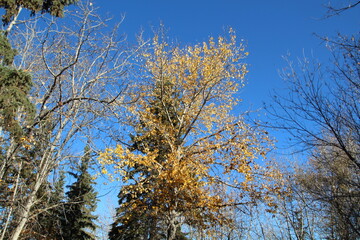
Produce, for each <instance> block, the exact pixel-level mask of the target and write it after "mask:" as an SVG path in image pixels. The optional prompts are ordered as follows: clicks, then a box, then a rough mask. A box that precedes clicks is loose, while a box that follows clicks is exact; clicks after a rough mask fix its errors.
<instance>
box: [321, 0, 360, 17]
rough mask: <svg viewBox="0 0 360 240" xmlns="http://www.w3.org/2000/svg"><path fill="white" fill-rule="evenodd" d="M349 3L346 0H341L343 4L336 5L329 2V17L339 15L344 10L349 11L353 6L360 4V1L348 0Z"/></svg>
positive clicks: (327, 6)
mask: <svg viewBox="0 0 360 240" xmlns="http://www.w3.org/2000/svg"><path fill="white" fill-rule="evenodd" d="M347 2H348V3H347V4H346V3H344V1H341V6H335V5H333V4H331V3H330V2H329V4H327V5H326V8H327V10H328V11H327V17H332V16H334V15H339V14H341V13H343V12H344V11H347V10H349V9H351V8H354V7H356V6H357V5H359V4H360V1H357V0H356V1H354V0H349V1H347Z"/></svg>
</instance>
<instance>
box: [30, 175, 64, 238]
mask: <svg viewBox="0 0 360 240" xmlns="http://www.w3.org/2000/svg"><path fill="white" fill-rule="evenodd" d="M64 179H65V175H64V172H63V171H61V172H60V176H59V178H58V180H57V181H56V182H55V183H54V184H53V185H52V184H51V183H50V182H47V183H46V184H44V185H43V187H42V188H41V191H39V192H38V201H39V202H38V203H37V204H36V205H35V208H38V209H41V210H44V209H45V210H46V211H41V212H40V214H38V215H36V217H34V219H32V220H31V221H29V223H28V224H27V226H26V228H25V230H24V232H25V233H26V239H44V238H46V239H54V240H55V239H59V240H61V239H63V231H64V229H65V227H64V226H63V224H64V223H65V219H66V216H65V193H64V183H65V181H64Z"/></svg>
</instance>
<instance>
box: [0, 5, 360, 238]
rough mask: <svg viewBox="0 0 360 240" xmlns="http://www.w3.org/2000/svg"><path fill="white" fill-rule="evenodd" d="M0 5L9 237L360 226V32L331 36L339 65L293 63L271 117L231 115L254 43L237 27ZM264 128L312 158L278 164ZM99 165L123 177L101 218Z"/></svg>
mask: <svg viewBox="0 0 360 240" xmlns="http://www.w3.org/2000/svg"><path fill="white" fill-rule="evenodd" d="M359 3H360V2H357V1H354V2H353V3H352V4H350V5H349V6H346V7H338V8H337V7H335V6H329V8H328V9H329V12H328V17H332V15H335V14H346V12H344V11H347V10H351V9H352V8H355V7H356V6H357V5H358V4H359ZM72 4H75V5H74V6H72V9H73V11H66V10H65V9H66V7H67V6H68V5H72ZM0 7H2V8H3V9H4V10H5V14H4V15H3V23H4V29H5V30H4V31H3V32H2V33H1V34H0V60H1V64H0V72H1V73H0V151H1V154H0V239H12V240H16V239H29V240H30V239H99V236H100V235H101V234H100V233H104V232H106V235H107V236H108V239H111V240H125V239H139V240H140V239H155V240H156V239H159V240H160V239H167V240H174V239H177V240H180V239H182V240H185V239H228V240H229V239H299V240H300V239H302V240H303V239H358V238H359V237H360V223H359V221H360V204H359V203H360V162H359V157H360V149H359V148H360V130H359V129H360V106H359V103H360V64H359V63H360V40H359V36H358V34H357V35H353V36H343V35H340V34H339V36H338V37H337V38H333V39H330V38H323V40H324V42H325V43H326V45H327V47H328V48H329V51H330V53H331V54H332V56H333V59H332V62H331V65H328V66H326V65H323V64H322V63H319V62H316V61H313V60H308V59H304V61H302V62H300V64H299V65H293V64H289V68H288V69H287V70H286V71H285V72H284V75H283V77H284V78H285V79H286V80H287V81H286V82H287V83H288V87H289V88H288V95H281V94H276V95H275V97H274V101H273V104H271V105H269V106H266V110H267V111H268V113H269V116H270V117H269V123H266V124H264V123H263V122H251V121H248V118H247V113H243V114H240V115H234V114H233V111H232V109H233V108H234V106H236V105H238V104H241V100H240V99H237V97H238V92H239V89H241V88H242V87H244V86H245V81H244V79H245V75H246V73H247V65H246V64H245V63H244V58H246V56H247V55H248V53H247V52H246V48H245V47H246V46H244V44H243V43H242V42H239V41H238V40H237V39H236V34H235V32H234V31H233V30H232V29H229V33H228V35H226V36H225V37H218V38H210V39H209V40H208V41H207V42H204V43H201V44H197V45H192V46H185V47H180V46H178V45H175V44H172V43H171V42H169V41H167V37H166V36H165V34H164V32H163V31H162V29H161V28H160V30H159V31H157V32H155V33H154V37H153V38H152V39H150V40H147V39H143V38H142V37H141V36H139V38H138V43H137V44H133V45H130V44H129V43H127V42H126V41H125V39H124V38H123V37H121V36H118V35H117V33H118V26H115V27H113V28H110V27H109V26H108V22H107V21H105V20H103V19H102V18H101V17H100V16H99V15H97V13H96V11H95V9H94V6H93V5H92V4H90V3H89V2H86V1H61V0H58V1H57V0H52V1H36V0H34V1H32V0H31V1H21V0H18V1H17V0H16V1H6V0H5V1H0ZM20 13H22V14H21V15H20ZM20 17H23V18H24V19H20ZM59 17H64V18H59ZM267 128H269V129H270V128H279V129H283V130H286V131H287V132H288V134H289V135H290V136H291V138H292V141H294V142H291V143H293V146H295V147H292V148H291V149H295V150H296V151H300V152H302V153H303V155H302V156H305V158H306V161H305V163H304V164H300V163H299V164H298V166H295V164H293V163H294V162H295V161H294V160H293V159H285V161H280V160H279V159H276V160H272V158H273V157H272V155H271V152H272V150H273V149H274V140H273V139H272V137H271V136H269V133H268V131H266V129H267ZM276 157H278V156H276ZM286 161H288V162H289V163H288V164H282V163H284V162H286ZM290 161H291V163H290ZM99 175H102V176H104V177H106V179H107V180H108V181H117V182H119V183H120V186H121V187H120V189H117V191H119V194H118V207H117V208H116V213H115V214H114V216H108V217H109V218H112V224H111V225H110V226H109V228H106V229H102V228H101V227H100V224H99V220H98V216H95V214H94V211H95V209H96V205H97V202H98V197H97V193H96V190H95V189H96V184H97V182H96V178H97V177H98V176H99ZM66 183H69V185H67V184H66Z"/></svg>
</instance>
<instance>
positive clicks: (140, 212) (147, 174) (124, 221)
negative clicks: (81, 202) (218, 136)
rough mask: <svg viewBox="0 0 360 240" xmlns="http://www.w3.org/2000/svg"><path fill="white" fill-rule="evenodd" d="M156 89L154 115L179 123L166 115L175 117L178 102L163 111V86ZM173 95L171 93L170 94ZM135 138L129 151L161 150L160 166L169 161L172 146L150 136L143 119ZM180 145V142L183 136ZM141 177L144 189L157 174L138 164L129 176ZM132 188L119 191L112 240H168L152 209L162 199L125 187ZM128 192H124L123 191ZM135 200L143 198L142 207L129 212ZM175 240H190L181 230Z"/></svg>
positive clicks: (162, 225) (132, 138)
mask: <svg viewBox="0 0 360 240" xmlns="http://www.w3.org/2000/svg"><path fill="white" fill-rule="evenodd" d="M158 87H159V88H156V89H155V92H156V93H157V94H158V95H157V96H155V97H154V98H153V99H150V100H149V101H150V102H151V110H152V113H153V114H154V115H155V116H157V118H159V119H161V122H162V123H163V124H173V125H176V124H178V120H177V119H176V118H175V117H174V118H171V121H172V122H170V121H169V118H167V117H166V116H167V115H166V114H169V115H171V116H175V114H174V111H176V110H175V109H176V107H175V106H176V104H178V103H177V102H176V99H173V98H170V99H173V102H167V103H166V104H167V107H168V109H167V110H168V112H166V113H165V112H164V110H163V109H162V106H161V104H163V102H164V99H162V96H161V95H162V94H164V93H163V92H161V86H160V85H159V86H158ZM166 87H168V88H169V89H171V88H172V86H171V85H170V84H167V85H166ZM170 94H172V92H171V91H170ZM135 129H136V135H135V136H134V135H130V138H131V142H132V144H131V146H130V147H129V150H130V151H133V152H141V153H143V154H145V152H146V151H145V150H146V149H150V150H155V149H157V150H159V155H158V156H157V161H158V162H159V163H161V162H164V161H166V155H167V154H168V153H169V152H170V146H169V145H167V144H165V142H166V141H164V136H162V135H161V134H160V133H159V134H156V133H155V134H149V132H148V129H147V128H146V126H145V125H144V124H143V122H142V120H141V119H140V120H139V122H138V123H137V124H136V126H135ZM178 142H179V143H180V136H179V140H178ZM139 174H140V175H142V176H143V177H144V178H145V179H146V181H144V187H145V188H149V189H151V187H147V186H149V185H151V184H152V181H151V178H152V177H153V176H154V175H156V174H157V173H156V172H151V171H148V168H147V167H145V166H142V165H135V166H134V167H133V168H131V169H129V170H128V171H127V177H128V178H129V179H136V176H137V175H139ZM129 186H130V187H131V184H129V185H126V186H124V187H123V189H121V190H120V193H119V194H118V198H119V201H118V202H119V207H118V208H117V209H116V218H115V221H114V223H113V224H112V226H111V229H110V232H109V239H110V240H165V239H167V233H166V224H165V223H164V219H163V217H162V216H158V215H157V214H156V213H154V210H153V207H156V206H157V205H159V204H161V200H160V199H159V200H160V201H157V200H156V199H150V198H149V196H148V195H147V192H144V193H142V194H139V195H134V193H133V192H127V191H126V187H129ZM124 189H125V191H124ZM136 199H142V203H143V205H142V206H139V207H138V209H137V210H136V211H133V212H129V210H128V209H127V207H126V206H125V207H124V204H125V203H129V202H132V201H133V200H136ZM175 239H176V240H187V239H188V238H187V237H186V234H185V233H183V232H181V229H178V231H176V236H175Z"/></svg>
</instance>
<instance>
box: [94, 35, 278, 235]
mask: <svg viewBox="0 0 360 240" xmlns="http://www.w3.org/2000/svg"><path fill="white" fill-rule="evenodd" d="M247 54H248V53H247V52H245V49H244V46H243V45H242V44H239V43H237V42H236V36H235V34H234V31H233V30H231V31H230V35H229V37H228V38H222V37H219V38H218V39H217V40H215V39H214V38H210V39H209V41H208V42H204V43H202V44H198V45H195V46H189V47H184V48H179V47H171V46H170V45H169V44H167V43H165V42H161V40H160V39H159V37H155V38H154V40H153V43H152V48H151V49H149V50H148V51H147V52H145V53H143V54H142V58H143V62H144V66H143V68H144V69H143V70H142V71H141V72H145V75H144V76H142V78H141V80H140V81H139V82H138V84H137V85H135V86H134V87H133V91H134V94H133V96H134V99H133V101H134V104H129V105H128V107H127V110H128V113H129V115H130V116H132V119H131V121H129V122H128V123H127V124H128V126H129V127H131V128H132V129H134V130H135V131H134V132H133V133H132V138H131V141H132V142H131V144H134V143H136V144H135V145H136V146H135V147H133V148H132V149H129V148H124V147H123V146H122V145H121V144H119V145H118V146H117V147H116V148H114V149H107V150H106V151H105V152H104V153H102V154H101V155H100V158H99V159H100V162H101V163H102V164H103V165H104V166H107V165H112V166H114V171H115V173H117V174H120V175H121V176H122V180H123V181H124V182H125V183H127V184H126V185H124V186H123V188H122V192H123V193H126V194H129V196H130V197H131V201H130V202H127V203H126V204H125V203H124V205H123V206H122V207H123V208H128V209H136V210H138V211H146V212H147V214H150V215H151V214H156V215H162V216H165V217H169V216H166V214H168V213H169V212H171V211H172V212H176V213H177V214H180V215H181V216H182V217H184V218H185V219H187V221H188V222H192V223H194V224H195V225H196V226H197V227H199V226H201V227H203V228H206V225H207V224H210V223H211V224H219V225H223V224H227V223H229V222H231V221H230V220H229V219H228V218H227V217H226V215H224V214H223V213H222V210H221V209H222V208H223V207H227V206H235V205H236V204H240V203H243V202H246V201H250V202H251V201H254V199H260V198H261V196H262V195H263V193H264V192H263V190H266V191H265V195H266V194H267V193H268V192H270V191H272V190H274V188H272V186H271V185H266V184H265V185H264V183H263V179H270V180H271V179H272V178H276V177H278V176H277V175H276V174H275V173H273V170H272V169H271V168H266V167H262V166H261V165H260V164H258V163H257V161H256V159H258V158H259V157H260V156H261V157H265V155H266V152H267V151H268V150H269V149H268V148H269V145H270V144H269V138H268V137H267V134H266V133H265V132H263V131H262V130H261V129H259V128H256V127H253V126H251V125H249V124H246V123H245V121H244V119H243V118H242V117H240V116H232V115H231V110H232V108H233V107H234V106H235V105H236V104H238V103H239V102H240V101H239V100H237V99H236V98H235V97H234V94H235V93H237V92H238V89H239V88H241V87H243V86H244V76H245V74H246V73H247V69H246V64H244V63H243V62H241V61H242V59H243V58H244V57H245V56H246V55H247ZM133 146H134V145H133ZM263 185H264V186H266V188H265V187H264V186H263ZM264 199H265V198H264ZM265 200H266V199H265ZM149 202H151V204H150V205H149ZM127 217H129V216H127ZM125 221H128V220H127V219H125Z"/></svg>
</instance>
